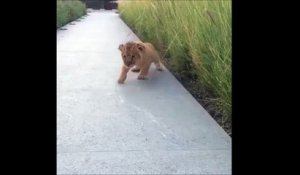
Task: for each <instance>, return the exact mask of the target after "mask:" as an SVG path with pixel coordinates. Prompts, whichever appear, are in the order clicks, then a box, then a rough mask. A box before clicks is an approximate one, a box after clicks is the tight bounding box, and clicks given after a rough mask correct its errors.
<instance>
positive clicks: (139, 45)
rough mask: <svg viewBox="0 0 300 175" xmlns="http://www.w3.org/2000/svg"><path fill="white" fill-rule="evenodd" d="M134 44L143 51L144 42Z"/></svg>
mask: <svg viewBox="0 0 300 175" xmlns="http://www.w3.org/2000/svg"><path fill="white" fill-rule="evenodd" d="M136 45H137V48H138V49H139V50H140V51H142V52H144V51H145V46H144V44H141V43H138V44H136Z"/></svg>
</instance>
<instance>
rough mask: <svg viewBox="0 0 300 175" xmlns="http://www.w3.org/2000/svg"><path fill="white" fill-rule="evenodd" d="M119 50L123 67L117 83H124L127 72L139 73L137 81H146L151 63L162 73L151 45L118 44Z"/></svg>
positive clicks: (159, 62)
mask: <svg viewBox="0 0 300 175" xmlns="http://www.w3.org/2000/svg"><path fill="white" fill-rule="evenodd" d="M119 50H120V51H121V55H122V59H123V63H124V64H123V66H122V71H121V75H120V78H119V80H118V83H124V81H125V80H126V77H127V73H128V71H129V70H130V69H131V68H132V67H133V66H135V68H133V69H132V72H140V74H139V76H138V79H139V80H146V79H147V74H148V71H149V68H150V66H151V63H154V64H155V66H156V69H157V70H159V71H162V70H163V69H162V67H161V65H160V64H161V61H160V57H159V55H158V53H157V51H156V50H155V48H154V46H153V45H152V44H151V43H143V42H139V41H134V42H127V43H126V44H124V45H123V44H120V45H119Z"/></svg>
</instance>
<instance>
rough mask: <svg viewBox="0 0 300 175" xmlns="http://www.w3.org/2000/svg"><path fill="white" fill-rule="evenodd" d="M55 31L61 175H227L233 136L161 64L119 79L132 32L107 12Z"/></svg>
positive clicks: (115, 15) (58, 157)
mask: <svg viewBox="0 0 300 175" xmlns="http://www.w3.org/2000/svg"><path fill="white" fill-rule="evenodd" d="M72 23H74V24H75V25H66V26H64V28H66V29H67V30H60V31H58V32H57V173H58V174H206V175H208V174H231V138H230V137H229V136H228V135H227V134H226V133H225V131H224V130H223V129H222V128H221V127H220V126H219V125H218V124H217V123H216V122H215V121H214V120H213V118H212V117H211V116H210V115H209V114H208V113H207V112H206V111H205V109H203V108H202V106H201V105H200V104H199V103H198V102H197V101H196V100H195V99H194V98H193V97H192V96H191V95H190V93H189V92H188V91H187V90H186V89H185V88H184V87H183V86H182V85H181V84H180V83H179V82H178V81H177V80H176V79H175V78H174V76H173V75H172V74H171V73H170V72H169V71H168V70H167V69H166V68H165V71H163V72H159V71H156V70H155V67H154V65H153V66H152V67H151V69H150V72H149V80H144V81H143V80H137V74H136V73H133V72H130V73H129V74H128V77H127V80H126V81H125V84H121V85H120V84H118V83H117V79H118V76H119V74H120V69H121V65H122V59H121V57H120V52H119V50H118V46H119V44H120V43H124V42H126V41H130V40H138V38H137V36H136V35H135V34H134V33H133V32H132V31H131V30H130V29H129V28H128V27H127V26H126V24H125V23H124V22H123V21H122V20H121V19H120V17H119V15H118V14H116V13H114V12H112V11H91V12H90V13H89V14H88V16H86V17H84V18H83V19H81V20H80V21H78V22H77V21H75V22H72Z"/></svg>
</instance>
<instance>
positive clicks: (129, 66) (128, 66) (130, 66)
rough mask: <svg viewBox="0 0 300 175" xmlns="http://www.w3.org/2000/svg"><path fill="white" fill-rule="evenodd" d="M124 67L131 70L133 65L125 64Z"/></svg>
mask: <svg viewBox="0 0 300 175" xmlns="http://www.w3.org/2000/svg"><path fill="white" fill-rule="evenodd" d="M125 66H126V67H127V68H132V67H133V66H134V64H130V65H126V64H125Z"/></svg>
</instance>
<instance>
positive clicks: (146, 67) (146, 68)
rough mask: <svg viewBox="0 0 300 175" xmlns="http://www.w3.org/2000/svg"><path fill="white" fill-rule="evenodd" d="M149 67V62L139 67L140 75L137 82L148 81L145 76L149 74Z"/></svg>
mask: <svg viewBox="0 0 300 175" xmlns="http://www.w3.org/2000/svg"><path fill="white" fill-rule="evenodd" d="M150 66H151V62H150V63H149V62H148V63H146V64H145V65H143V66H142V67H141V73H140V74H139V76H138V79H139V80H147V79H148V78H147V74H148V72H149V68H150Z"/></svg>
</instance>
